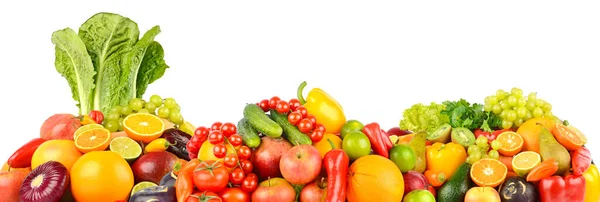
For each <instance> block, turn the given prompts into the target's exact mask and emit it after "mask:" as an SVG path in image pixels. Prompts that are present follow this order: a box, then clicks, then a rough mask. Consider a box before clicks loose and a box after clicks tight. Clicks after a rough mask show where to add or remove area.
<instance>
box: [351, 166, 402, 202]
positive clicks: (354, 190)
mask: <svg viewBox="0 0 600 202" xmlns="http://www.w3.org/2000/svg"><path fill="white" fill-rule="evenodd" d="M348 174H349V176H348V190H347V192H348V193H347V194H348V195H347V198H348V202H357V201H378V202H387V201H393V202H398V201H402V196H404V178H403V177H402V172H400V169H398V166H396V164H395V163H394V162H392V161H391V160H389V159H387V158H385V157H382V156H379V155H367V156H363V157H360V158H358V159H356V161H354V163H352V165H350V168H349V170H348Z"/></svg>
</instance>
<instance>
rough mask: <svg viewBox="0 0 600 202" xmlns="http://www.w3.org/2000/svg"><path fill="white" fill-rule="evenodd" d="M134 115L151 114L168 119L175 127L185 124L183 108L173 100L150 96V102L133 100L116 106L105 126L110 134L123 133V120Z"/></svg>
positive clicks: (105, 119) (107, 116)
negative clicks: (182, 113) (182, 114)
mask: <svg viewBox="0 0 600 202" xmlns="http://www.w3.org/2000/svg"><path fill="white" fill-rule="evenodd" d="M134 113H150V114H154V115H157V116H158V117H160V118H164V119H167V120H169V121H171V122H172V123H173V124H175V125H180V124H183V122H184V121H183V116H181V108H180V107H179V104H177V102H176V101H175V99H173V98H166V99H164V100H163V99H162V98H161V97H160V96H158V95H152V96H150V99H149V101H148V102H147V101H146V100H144V99H142V98H133V99H131V100H130V101H129V103H128V104H127V105H125V106H114V107H113V108H112V109H110V111H109V112H108V113H107V114H106V116H105V118H104V121H103V125H104V127H105V128H106V129H107V130H109V131H110V132H117V131H123V119H125V117H126V116H128V115H130V114H134Z"/></svg>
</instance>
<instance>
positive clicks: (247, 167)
mask: <svg viewBox="0 0 600 202" xmlns="http://www.w3.org/2000/svg"><path fill="white" fill-rule="evenodd" d="M240 167H242V170H244V173H251V172H252V168H253V166H252V162H250V161H249V160H248V159H242V160H240Z"/></svg>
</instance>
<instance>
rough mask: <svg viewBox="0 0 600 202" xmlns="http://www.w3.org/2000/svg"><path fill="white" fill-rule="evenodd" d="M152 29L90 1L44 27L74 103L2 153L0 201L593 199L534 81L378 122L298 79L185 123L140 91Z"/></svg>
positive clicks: (582, 161) (566, 131) (159, 64)
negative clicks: (71, 22)
mask: <svg viewBox="0 0 600 202" xmlns="http://www.w3.org/2000/svg"><path fill="white" fill-rule="evenodd" d="M159 31H160V30H159V28H158V26H156V27H154V28H152V29H151V30H149V31H148V32H146V33H145V34H144V35H143V36H142V37H141V38H139V31H138V28H137V25H136V24H135V23H134V22H133V21H132V20H130V19H128V18H125V17H123V16H120V15H117V14H112V13H98V14H96V15H94V16H92V17H91V18H90V19H88V20H87V21H86V22H85V23H84V24H83V25H82V26H81V27H80V29H79V33H75V31H73V30H71V29H69V28H66V29H63V30H59V31H56V32H54V33H53V35H52V42H53V43H54V44H55V45H56V63H55V64H56V69H57V70H58V72H59V73H60V74H61V75H62V76H63V77H65V78H66V79H67V81H68V83H69V86H70V87H71V90H72V92H73V98H74V99H75V100H76V101H77V102H78V107H79V109H80V112H79V114H75V115H74V114H66V113H59V114H54V115H52V116H50V117H49V118H48V119H47V120H46V121H45V122H44V123H43V124H42V126H41V128H40V137H36V138H33V139H32V140H31V141H29V142H27V143H25V144H24V145H23V146H22V147H21V148H19V149H18V150H17V151H15V152H14V153H13V154H12V156H11V157H10V158H9V159H8V160H7V162H6V163H5V165H4V167H3V168H2V172H1V173H0V189H2V190H3V194H4V195H3V201H27V202H29V201H32V202H33V201H86V202H93V201H129V202H137V201H176V202H192V201H194V202H196V201H257V202H261V201H265V202H266V201H285V202H288V201H335V202H344V201H349V202H358V201H404V202H415V201H420V202H432V201H440V202H455V201H469V202H476V201H482V202H490V201H491V202H500V201H516V202H524V201H542V202H552V201H575V202H577V201H581V202H598V201H600V194H599V192H598V189H599V187H600V174H599V172H598V169H597V168H596V166H595V165H594V164H593V162H592V154H591V153H590V151H589V150H588V149H587V148H586V144H587V139H586V137H585V135H584V134H583V133H582V132H581V131H580V130H578V129H577V128H576V127H574V126H573V125H572V124H570V123H569V122H568V121H566V120H562V119H560V118H558V117H557V116H556V115H554V114H553V113H552V111H551V109H552V105H550V103H549V102H547V101H545V100H542V99H540V98H538V97H537V94H536V93H529V94H528V95H527V96H524V94H523V92H522V90H521V89H519V88H516V87H515V88H512V89H511V90H510V91H509V92H507V91H504V90H498V91H497V92H495V93H494V94H493V95H491V96H488V97H486V98H485V99H483V100H482V101H483V104H479V103H477V102H469V101H467V100H465V99H460V100H445V101H436V102H430V103H429V104H428V105H427V104H422V103H417V104H414V105H412V106H411V107H410V108H408V109H406V110H405V111H404V112H403V113H402V114H403V117H402V119H401V120H400V123H399V127H393V128H388V129H387V130H386V129H385V128H382V127H381V125H379V124H378V123H377V122H369V123H363V122H361V121H360V120H359V117H355V118H349V117H346V114H345V112H344V110H343V108H342V105H341V103H340V102H338V100H336V99H335V98H334V97H333V96H332V95H330V94H328V93H327V92H326V91H325V90H323V89H320V88H313V89H311V90H310V91H309V92H308V93H306V96H305V91H304V89H305V87H306V86H307V83H306V82H302V83H301V84H300V85H299V87H298V88H297V89H295V91H293V92H291V93H290V94H296V97H284V96H279V95H276V96H272V97H270V98H265V99H262V100H254V101H252V100H246V101H241V102H240V105H239V106H238V107H239V109H240V113H239V116H238V117H232V118H233V119H232V120H229V121H215V122H213V123H212V124H210V125H207V126H199V127H196V126H194V125H193V124H192V123H190V122H188V121H185V120H184V118H183V116H182V115H181V110H182V108H181V106H180V105H179V104H178V103H177V101H176V100H175V99H174V98H163V97H161V96H159V95H156V94H154V95H151V96H148V97H146V98H145V97H144V96H145V91H146V89H147V86H148V85H149V84H150V83H152V82H154V81H156V80H157V79H159V78H160V77H161V76H162V75H163V74H164V73H165V70H166V69H167V68H168V66H167V65H166V63H165V61H164V59H163V56H164V53H163V49H162V47H161V46H160V44H159V43H158V42H156V41H154V37H155V36H156V35H157V34H158V33H159ZM292 90H293V89H292Z"/></svg>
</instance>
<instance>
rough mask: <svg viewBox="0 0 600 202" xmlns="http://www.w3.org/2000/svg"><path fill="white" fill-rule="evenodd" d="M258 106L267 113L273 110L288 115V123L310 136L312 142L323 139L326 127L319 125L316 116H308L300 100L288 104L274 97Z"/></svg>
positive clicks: (262, 101) (292, 100) (293, 100)
mask: <svg viewBox="0 0 600 202" xmlns="http://www.w3.org/2000/svg"><path fill="white" fill-rule="evenodd" d="M257 105H258V106H260V108H262V109H263V111H265V112H267V111H269V110H270V109H273V110H276V111H277V112H279V113H282V114H287V115H288V121H289V122H290V123H291V124H293V125H294V126H296V127H298V130H300V132H303V133H305V134H306V135H308V137H310V139H311V140H312V142H318V141H321V139H323V135H324V133H325V126H323V125H322V124H319V123H317V119H316V118H315V116H313V115H311V114H308V111H307V110H306V108H305V107H303V106H302V105H301V104H300V101H299V100H298V99H296V98H293V99H291V100H290V101H289V102H287V101H285V100H281V98H279V97H277V96H273V97H271V99H264V100H261V101H260V102H259V103H257Z"/></svg>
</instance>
